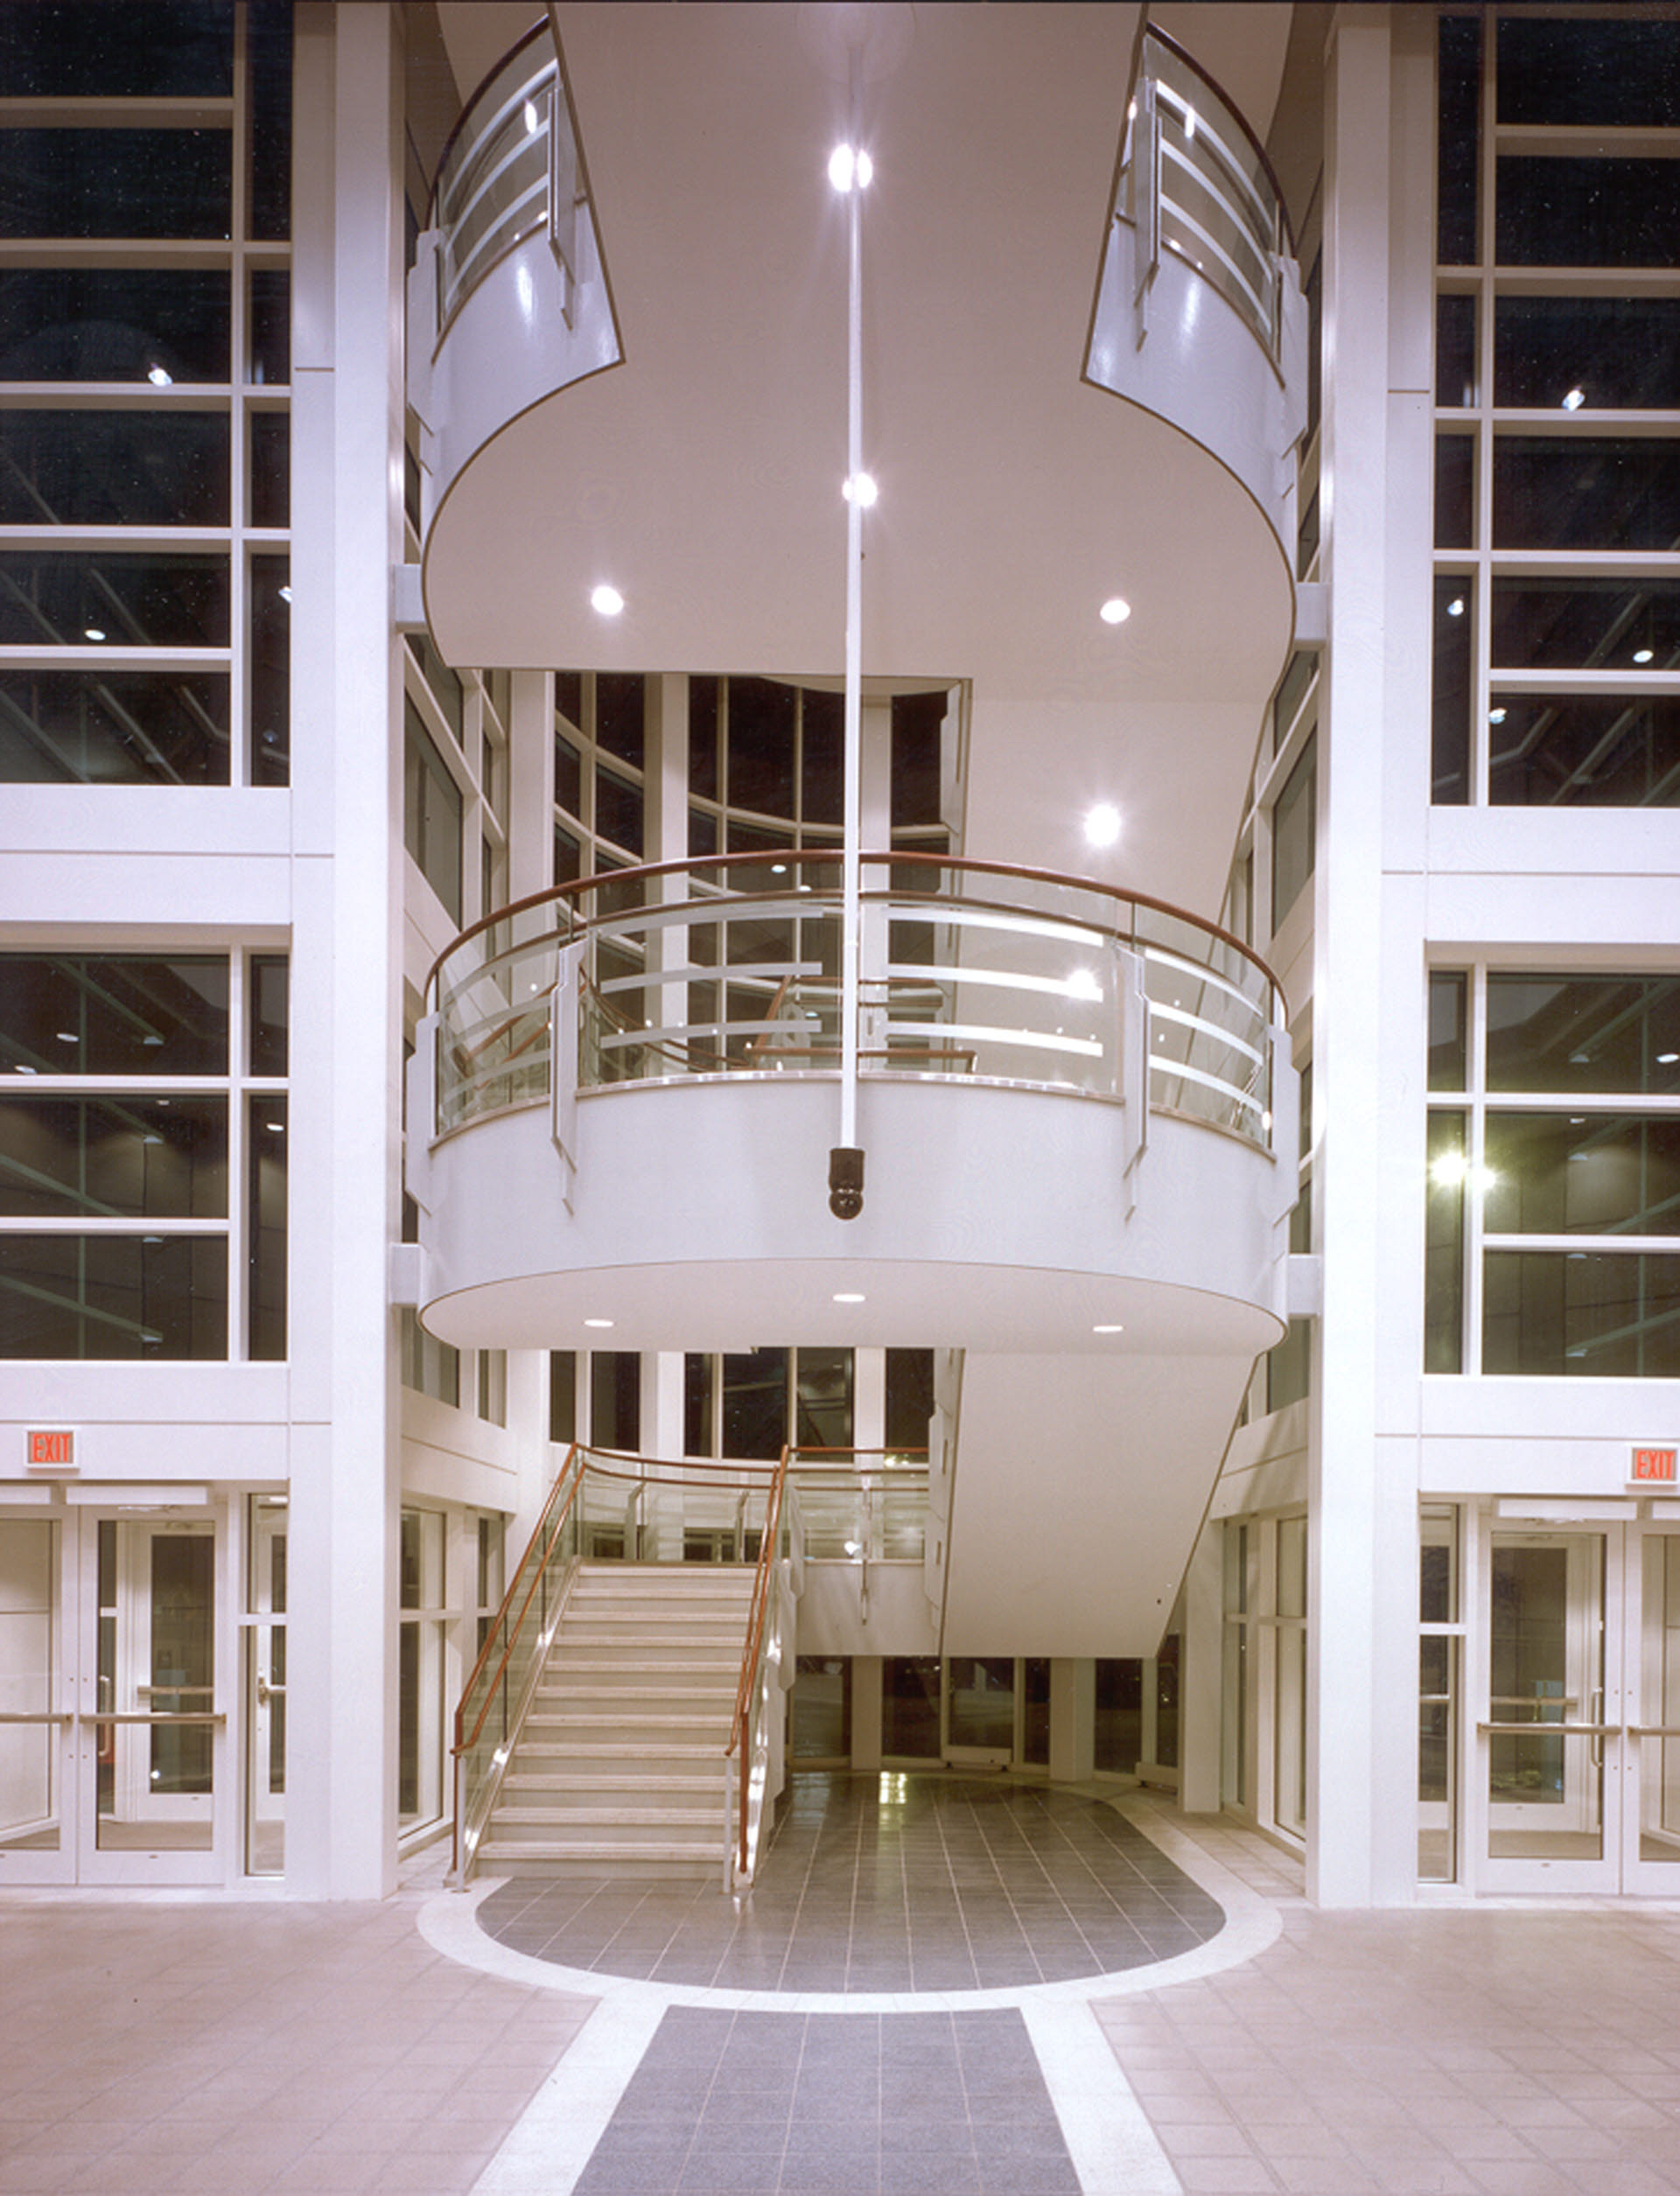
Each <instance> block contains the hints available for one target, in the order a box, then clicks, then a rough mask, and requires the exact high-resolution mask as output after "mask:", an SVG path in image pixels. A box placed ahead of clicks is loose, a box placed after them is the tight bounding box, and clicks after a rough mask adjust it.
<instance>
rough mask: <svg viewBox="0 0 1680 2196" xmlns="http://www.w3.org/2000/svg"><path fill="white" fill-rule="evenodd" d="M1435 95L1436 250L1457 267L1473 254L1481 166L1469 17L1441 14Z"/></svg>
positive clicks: (1477, 25) (1476, 55) (1477, 27)
mask: <svg viewBox="0 0 1680 2196" xmlns="http://www.w3.org/2000/svg"><path fill="white" fill-rule="evenodd" d="M1440 98H1441V121H1440V135H1439V178H1438V189H1437V209H1436V211H1437V227H1438V236H1437V241H1436V250H1437V252H1438V253H1439V256H1440V261H1441V264H1442V265H1443V266H1448V267H1462V266H1465V265H1467V263H1468V262H1471V261H1472V260H1474V258H1475V257H1476V178H1477V176H1478V174H1479V172H1480V168H1481V162H1480V157H1479V152H1480V144H1481V133H1480V128H1479V125H1480V122H1481V22H1480V21H1479V20H1478V19H1477V18H1476V17H1474V16H1443V17H1442V18H1441V25H1440Z"/></svg>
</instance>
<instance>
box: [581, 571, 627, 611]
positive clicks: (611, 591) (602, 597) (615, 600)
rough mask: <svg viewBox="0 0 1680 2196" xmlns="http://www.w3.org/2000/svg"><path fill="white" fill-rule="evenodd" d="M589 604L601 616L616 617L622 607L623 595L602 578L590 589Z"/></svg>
mask: <svg viewBox="0 0 1680 2196" xmlns="http://www.w3.org/2000/svg"><path fill="white" fill-rule="evenodd" d="M589 606H590V608H591V610H593V611H595V612H598V614H599V615H600V616H601V617H603V618H616V617H617V616H618V614H619V612H620V611H621V610H622V609H623V608H624V597H623V596H622V595H621V594H620V592H619V591H618V589H617V588H616V587H613V586H611V585H609V584H608V583H607V582H606V580H603V581H602V582H601V584H600V585H599V586H598V587H593V588H591V590H590V595H589Z"/></svg>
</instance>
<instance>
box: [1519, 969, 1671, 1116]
mask: <svg viewBox="0 0 1680 2196" xmlns="http://www.w3.org/2000/svg"><path fill="white" fill-rule="evenodd" d="M1488 1088H1489V1089H1490V1090H1507V1091H1557V1092H1560V1093H1562V1092H1568V1091H1579V1092H1581V1093H1583V1094H1585V1093H1587V1092H1590V1091H1626V1092H1628V1093H1630V1094H1642V1095H1644V1094H1650V1093H1656V1092H1661V1093H1663V1094H1665V1095H1669V1094H1674V1093H1677V1092H1680V981H1677V980H1676V979H1675V978H1673V977H1671V976H1535V975H1530V974H1527V973H1522V974H1518V973H1516V972H1515V971H1508V970H1503V969H1493V970H1491V971H1490V972H1489V974H1488Z"/></svg>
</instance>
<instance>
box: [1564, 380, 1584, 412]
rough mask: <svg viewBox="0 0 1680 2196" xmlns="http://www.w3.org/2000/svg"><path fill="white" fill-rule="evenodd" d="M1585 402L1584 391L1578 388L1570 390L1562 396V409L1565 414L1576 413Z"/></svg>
mask: <svg viewBox="0 0 1680 2196" xmlns="http://www.w3.org/2000/svg"><path fill="white" fill-rule="evenodd" d="M1585 403H1586V390H1585V389H1584V388H1579V386H1578V387H1577V388H1572V389H1571V390H1570V391H1569V392H1568V394H1567V395H1565V398H1564V409H1565V411H1566V412H1579V410H1580V409H1581V407H1582V405H1583V404H1585Z"/></svg>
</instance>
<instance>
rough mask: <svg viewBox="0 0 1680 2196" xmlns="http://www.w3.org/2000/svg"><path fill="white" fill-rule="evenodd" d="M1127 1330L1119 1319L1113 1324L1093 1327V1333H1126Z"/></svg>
mask: <svg viewBox="0 0 1680 2196" xmlns="http://www.w3.org/2000/svg"><path fill="white" fill-rule="evenodd" d="M1125 1331H1126V1330H1125V1329H1124V1327H1123V1326H1122V1325H1120V1323H1119V1322H1118V1320H1116V1321H1115V1322H1114V1323H1113V1324H1112V1325H1103V1326H1094V1327H1093V1328H1092V1329H1091V1332H1092V1333H1093V1334H1124V1332H1125Z"/></svg>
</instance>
